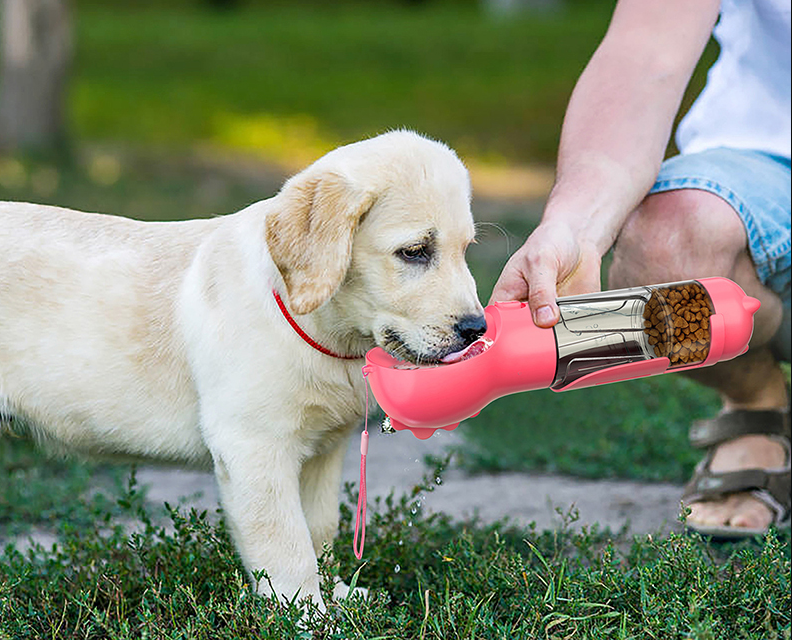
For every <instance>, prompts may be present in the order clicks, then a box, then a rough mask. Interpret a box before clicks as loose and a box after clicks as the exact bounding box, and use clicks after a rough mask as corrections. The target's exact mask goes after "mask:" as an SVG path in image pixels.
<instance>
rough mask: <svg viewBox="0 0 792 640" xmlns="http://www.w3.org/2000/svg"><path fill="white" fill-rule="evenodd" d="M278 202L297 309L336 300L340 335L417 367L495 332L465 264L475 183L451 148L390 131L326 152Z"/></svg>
mask: <svg viewBox="0 0 792 640" xmlns="http://www.w3.org/2000/svg"><path fill="white" fill-rule="evenodd" d="M277 198H278V199H280V202H279V204H278V205H277V206H276V207H275V209H274V210H273V211H272V212H271V213H270V214H269V215H268V217H267V244H268V246H269V249H270V254H271V256H272V259H273V261H274V262H275V265H276V266H277V267H278V269H279V271H280V273H281V276H282V277H283V281H284V283H285V285H286V290H287V294H288V298H289V305H290V307H291V308H292V310H293V311H294V313H296V314H305V313H310V312H312V311H314V310H316V309H318V308H319V307H321V306H322V305H324V304H328V305H332V306H333V307H334V308H335V311H336V313H335V314H334V316H335V317H337V318H338V321H337V322H338V326H337V327H336V329H337V330H338V331H347V332H352V333H355V334H357V335H359V336H361V337H363V338H364V339H368V340H369V341H371V340H373V341H374V342H375V343H376V344H377V345H379V346H381V347H383V348H384V349H385V350H386V351H388V352H390V353H391V354H393V355H394V356H396V357H398V358H400V359H403V360H408V361H410V362H416V363H431V362H437V361H439V360H440V359H441V358H442V357H443V356H445V355H447V354H449V353H452V352H454V351H458V350H460V349H463V348H464V347H466V346H467V345H468V344H470V343H471V342H473V341H474V340H475V339H476V338H477V337H478V336H479V335H481V333H483V332H484V329H485V328H486V326H485V322H484V312H483V309H482V307H481V304H480V302H479V300H478V297H477V295H476V287H475V282H474V281H473V277H472V276H471V274H470V271H469V270H468V267H467V264H466V262H465V250H466V249H467V247H468V245H469V244H470V243H471V242H473V239H474V226H473V217H472V215H471V212H470V181H469V178H468V174H467V170H466V169H465V167H464V166H463V165H462V163H461V162H460V161H459V159H458V158H457V156H456V155H455V154H454V152H453V151H451V150H450V149H449V148H448V147H446V146H444V145H442V144H440V143H438V142H434V141H431V140H428V139H426V138H423V137H421V136H418V135H417V134H414V133H411V132H407V131H395V132H391V133H387V134H384V135H381V136H378V137H376V138H372V139H370V140H365V141H363V142H358V143H355V144H351V145H348V146H345V147H341V148H339V149H336V150H335V151H332V152H331V153H329V154H327V155H326V156H324V157H322V158H320V159H319V160H318V161H317V162H315V163H314V164H313V165H311V166H310V167H309V168H308V169H306V170H305V171H303V172H302V173H299V174H297V175H296V176H294V177H293V178H291V179H290V180H289V181H288V182H287V183H286V184H285V185H284V188H283V190H282V191H281V193H280V194H279V195H278V196H277Z"/></svg>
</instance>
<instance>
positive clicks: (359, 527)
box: [352, 367, 369, 560]
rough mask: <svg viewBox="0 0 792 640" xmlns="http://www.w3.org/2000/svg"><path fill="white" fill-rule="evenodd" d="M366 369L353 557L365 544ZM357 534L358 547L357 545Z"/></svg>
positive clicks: (359, 552)
mask: <svg viewBox="0 0 792 640" xmlns="http://www.w3.org/2000/svg"><path fill="white" fill-rule="evenodd" d="M367 377H368V371H366V367H363V384H365V385H366V413H365V416H364V418H363V433H361V434H360V489H359V490H358V503H357V517H356V519H355V538H354V540H353V541H352V551H354V553H355V557H356V558H357V559H358V560H360V559H361V558H363V547H364V545H365V544H366V455H367V454H368V440H369V433H368V410H369V402H368V380H366V378H367ZM358 534H359V535H360V547H358Z"/></svg>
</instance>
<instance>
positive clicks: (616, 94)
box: [545, 0, 718, 253]
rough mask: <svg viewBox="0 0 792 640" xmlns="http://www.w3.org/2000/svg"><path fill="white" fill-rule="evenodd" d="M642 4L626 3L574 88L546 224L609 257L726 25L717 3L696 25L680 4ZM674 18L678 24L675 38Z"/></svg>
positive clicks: (700, 13)
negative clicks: (699, 66)
mask: <svg viewBox="0 0 792 640" xmlns="http://www.w3.org/2000/svg"><path fill="white" fill-rule="evenodd" d="M639 2H640V3H641V5H640V6H636V3H635V1H630V0H626V1H625V0H622V2H620V3H619V6H618V7H617V10H616V12H615V13H614V17H613V21H612V23H611V27H610V29H609V30H608V34H607V35H606V37H605V39H604V40H603V42H602V43H601V45H600V47H599V48H598V49H597V51H596V53H595V54H594V56H593V57H592V59H591V61H590V62H589V64H588V66H587V67H586V70H585V71H584V72H583V74H582V75H581V77H580V79H579V81H578V83H577V85H576V87H575V90H574V92H573V94H572V98H571V99H570V102H569V106H568V108H567V112H566V116H565V119H564V126H563V130H562V135H561V144H560V147H559V154H558V166H557V176H556V185H555V187H554V188H553V192H552V194H551V196H550V198H549V200H548V204H547V207H546V211H545V221H547V222H557V223H564V224H566V225H568V226H569V227H570V228H571V229H572V230H573V231H574V232H575V233H576V234H579V236H580V239H581V240H583V241H587V242H591V243H593V244H594V245H595V246H596V247H597V249H598V250H599V251H600V253H604V252H605V251H607V249H608V248H609V247H610V245H611V244H612V243H613V241H614V239H615V237H616V234H617V233H618V231H619V229H620V228H621V226H622V225H623V223H624V221H625V219H626V217H627V216H628V215H629V213H630V212H631V211H632V210H633V209H634V208H635V207H636V206H637V205H638V203H639V202H640V201H641V200H642V199H643V197H644V196H645V195H646V193H647V191H648V190H649V188H650V187H651V186H652V183H653V181H654V178H655V177H656V175H657V171H658V169H659V166H660V162H661V161H662V159H663V154H664V151H665V149H666V146H667V144H668V140H669V137H670V134H671V129H672V126H673V120H674V116H675V114H676V112H677V110H678V109H679V104H680V102H681V99H682V95H683V93H684V90H685V86H686V85H687V82H688V79H689V78H690V75H691V74H692V71H693V68H694V67H695V64H696V61H697V60H698V58H699V57H700V55H701V51H702V50H703V48H704V46H705V44H706V42H707V39H708V37H709V32H710V30H711V27H712V24H713V23H714V21H715V18H716V17H717V4H718V3H717V2H714V1H712V0H710V2H708V3H702V4H700V5H698V6H697V7H696V9H695V11H696V13H694V14H693V15H692V16H686V15H685V13H690V12H691V11H693V10H692V9H690V8H689V7H687V6H685V7H676V9H677V11H676V12H675V7H674V6H672V5H678V4H680V3H678V2H668V3H666V4H665V6H663V7H659V8H658V7H653V6H651V5H654V4H656V3H653V2H649V1H648V0H639ZM704 4H706V5H707V6H702V5H704ZM638 12H640V20H639V19H638V16H637V15H636V14H637V13H638ZM655 12H658V15H652V14H653V13H655ZM647 14H649V15H647ZM671 16H674V18H673V19H674V20H675V21H676V20H678V21H679V22H678V23H677V25H676V27H675V28H674V27H673V25H672V24H670V21H671V20H672V18H671ZM680 23H681V26H680ZM664 26H665V28H664ZM686 31H687V33H686ZM648 43H649V44H648Z"/></svg>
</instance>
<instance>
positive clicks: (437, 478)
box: [435, 476, 443, 484]
mask: <svg viewBox="0 0 792 640" xmlns="http://www.w3.org/2000/svg"><path fill="white" fill-rule="evenodd" d="M435 484H443V479H442V478H441V477H440V476H437V477H436V478H435Z"/></svg>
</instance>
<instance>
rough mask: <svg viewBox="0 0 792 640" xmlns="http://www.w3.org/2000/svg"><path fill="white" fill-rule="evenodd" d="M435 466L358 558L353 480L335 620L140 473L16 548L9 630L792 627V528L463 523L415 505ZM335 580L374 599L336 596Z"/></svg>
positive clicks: (506, 631) (332, 563) (6, 639)
mask: <svg viewBox="0 0 792 640" xmlns="http://www.w3.org/2000/svg"><path fill="white" fill-rule="evenodd" d="M439 473H440V469H439V468H438V469H432V470H431V472H430V473H429V474H428V475H427V476H426V478H424V481H423V483H421V484H420V485H419V486H416V487H415V489H414V490H413V491H412V493H410V494H406V495H402V496H399V497H396V496H394V495H390V496H389V497H387V498H386V499H384V500H381V501H378V502H377V504H375V505H372V507H373V508H372V510H371V511H370V521H369V526H368V546H367V547H366V556H365V560H364V562H363V563H358V562H357V561H356V560H355V559H354V557H353V556H352V553H351V541H352V530H351V523H352V507H351V505H353V504H354V502H355V500H356V496H355V494H354V490H353V487H351V486H347V488H346V497H347V499H346V501H345V503H344V504H343V505H342V510H341V511H342V517H341V529H340V532H339V534H338V537H337V539H336V541H335V554H334V556H331V555H330V554H329V553H328V554H325V555H324V556H323V558H322V559H321V562H320V571H321V574H322V579H323V589H324V592H325V597H326V601H327V602H328V611H327V613H326V615H322V614H320V613H319V612H318V611H317V610H316V609H315V608H313V607H312V606H311V605H309V604H308V603H307V602H304V601H300V600H299V599H295V600H293V601H291V602H283V601H278V600H277V599H275V598H273V597H264V596H258V595H256V594H255V592H254V590H253V588H252V586H251V584H250V583H249V582H248V580H247V578H246V576H245V574H244V570H243V568H242V566H241V564H240V562H239V559H238V558H237V556H236V555H235V552H234V550H233V546H232V544H231V542H230V539H229V534H228V530H227V528H226V525H225V523H224V521H223V520H222V519H219V520H217V519H216V518H214V517H212V515H211V514H207V513H206V512H202V513H198V512H196V511H195V510H192V511H190V512H189V513H183V512H181V511H179V510H178V509H175V508H170V507H168V517H167V519H166V520H165V521H164V522H161V521H158V520H157V519H156V518H154V517H153V516H152V515H151V513H149V511H148V510H147V509H146V506H145V502H144V500H143V496H142V493H141V491H140V489H139V487H138V486H137V484H136V482H135V477H134V474H132V476H131V477H130V479H129V482H128V484H127V486H126V487H125V488H124V490H123V492H122V493H121V495H120V496H119V497H118V499H117V504H116V508H117V509H119V510H120V511H121V515H122V517H121V519H120V520H119V518H118V517H117V515H114V514H111V513H110V512H109V511H108V510H106V509H105V508H104V507H99V506H97V505H87V506H86V508H88V509H92V510H93V515H94V518H93V521H92V523H91V524H90V526H87V527H84V526H74V525H73V524H72V523H69V522H64V523H63V524H62V525H60V527H59V542H58V543H57V545H53V546H52V547H51V548H44V547H42V546H40V545H38V546H34V547H32V548H30V549H29V550H28V551H27V552H25V553H21V552H20V551H18V550H16V549H15V548H14V547H13V546H11V545H9V546H7V547H6V549H5V550H4V552H3V554H2V556H1V557H0V638H1V639H2V640H11V639H13V640H26V639H28V638H30V639H33V638H58V639H59V640H60V639H62V640H70V639H72V638H73V639H77V638H81V639H95V638H97V639H98V638H116V639H126V638H157V639H163V640H164V639H168V640H171V639H173V640H176V639H186V638H191V639H203V638H206V639H207V640H208V639H211V640H220V639H225V638H229V639H230V638H235V639H238V638H254V637H255V638H265V639H273V640H274V639H278V640H282V639H285V638H289V639H291V638H314V639H315V640H319V639H342V638H344V639H346V638H361V639H362V638H366V639H368V640H373V639H383V640H384V639H386V638H389V639H390V638H392V639H403V640H407V639H421V640H423V639H436V640H451V639H463V638H470V639H472V638H499V639H500V638H502V639H504V640H505V639H509V640H512V639H515V638H526V639H539V638H542V639H548V640H560V639H562V638H619V639H623V640H626V639H628V638H631V639H641V640H643V639H646V638H658V639H660V638H662V639H663V640H674V639H677V638H678V639H680V640H682V639H685V640H688V639H690V640H694V639H695V640H716V639H717V640H725V639H729V640H731V639H734V640H737V639H756V640H760V639H761V640H770V639H784V638H785V639H787V640H788V639H789V637H790V591H789V588H790V584H789V581H790V557H789V549H790V539H789V533H788V531H787V532H786V533H779V532H775V531H772V532H771V533H769V534H768V535H767V536H766V537H765V539H764V540H755V541H751V542H747V543H742V544H739V545H730V546H721V547H714V546H710V545H708V544H707V543H706V542H705V541H702V540H701V539H698V538H694V537H687V536H683V535H671V536H669V537H667V538H664V539H654V538H653V537H651V536H643V537H637V538H634V539H632V540H628V539H626V538H625V537H624V536H615V537H614V536H613V535H611V534H610V533H609V532H607V531H600V530H598V529H596V528H595V529H587V528H585V527H584V528H581V529H579V530H576V529H575V528H574V527H572V526H571V525H572V524H573V522H574V519H575V514H574V513H570V514H567V517H566V520H565V525H564V526H563V527H562V528H561V529H559V530H557V531H554V532H550V531H544V532H539V531H536V530H535V529H534V528H529V529H522V530H521V529H518V528H515V527H513V526H510V525H509V524H508V523H507V522H501V523H497V524H493V525H487V526H483V525H481V524H480V523H478V522H475V521H468V522H455V521H452V520H451V519H450V518H449V517H447V516H445V515H442V514H431V515H424V514H422V513H421V510H420V509H417V508H416V505H417V503H418V502H419V498H420V495H421V494H422V493H423V492H427V491H431V490H432V489H433V488H434V486H435V482H434V478H436V477H438V475H439ZM121 521H123V522H124V523H125V524H124V525H123V526H122V525H121V524H119V522H121ZM336 576H340V577H342V578H343V579H345V580H346V581H347V582H349V583H351V584H352V585H355V584H357V585H358V586H361V585H363V586H365V587H367V588H368V589H369V590H370V593H369V598H368V599H366V600H364V599H362V597H361V596H360V595H358V594H355V595H353V596H351V597H350V598H348V599H346V600H344V601H339V602H332V601H331V600H330V597H329V594H330V591H331V590H332V584H333V580H334V578H335V577H336ZM257 579H258V580H266V579H267V578H266V576H265V575H259V576H257Z"/></svg>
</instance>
